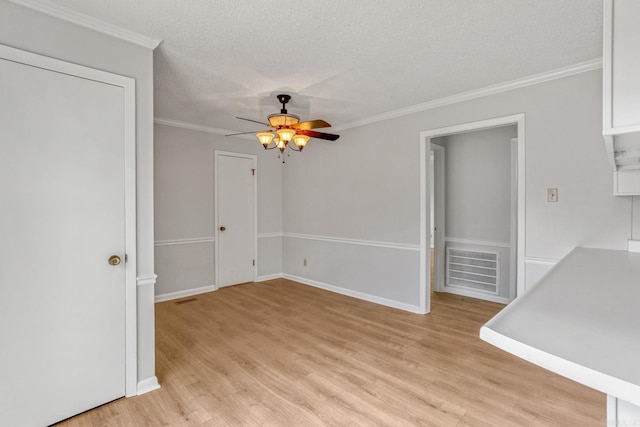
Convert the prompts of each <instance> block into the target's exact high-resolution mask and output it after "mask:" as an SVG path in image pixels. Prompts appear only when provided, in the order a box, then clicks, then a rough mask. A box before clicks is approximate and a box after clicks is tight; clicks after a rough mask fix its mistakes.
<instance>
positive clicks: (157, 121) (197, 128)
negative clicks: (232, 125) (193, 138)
mask: <svg viewBox="0 0 640 427" xmlns="http://www.w3.org/2000/svg"><path fill="white" fill-rule="evenodd" d="M153 122H154V123H155V124H158V125H165V126H171V127H174V128H181V129H189V130H195V131H198V132H206V133H213V134H215V135H222V136H226V135H229V134H231V133H236V132H237V131H235V130H227V129H219V128H214V127H209V126H203V125H198V124H195V123H189V122H183V121H180V120H172V119H165V118H162V117H156V118H155V119H153ZM234 138H242V139H251V140H253V139H254V138H255V134H254V133H250V134H247V135H236V136H235V137H234Z"/></svg>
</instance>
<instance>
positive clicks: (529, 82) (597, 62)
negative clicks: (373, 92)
mask: <svg viewBox="0 0 640 427" xmlns="http://www.w3.org/2000/svg"><path fill="white" fill-rule="evenodd" d="M599 68H602V58H596V59H592V60H590V61H585V62H580V63H578V64H574V65H570V66H567V67H562V68H557V69H555V70H551V71H547V72H545V73H540V74H535V75H533V76H529V77H524V78H522V79H516V80H511V81H508V82H504V83H499V84H496V85H492V86H487V87H484V88H482V89H476V90H471V91H468V92H462V93H459V94H456V95H451V96H447V97H444V98H440V99H435V100H433V101H428V102H423V103H421V104H416V105H412V106H409V107H405V108H399V109H397V110H393V111H389V112H386V113H382V114H377V115H375V116H371V117H367V118H365V119H362V120H357V121H355V122H352V123H348V124H345V125H338V126H333V127H332V129H333V130H334V131H336V132H339V131H341V130H345V129H351V128H356V127H360V126H365V125H369V124H372V123H377V122H381V121H383V120H389V119H393V118H396V117H402V116H407V115H409V114H414V113H419V112H421V111H426V110H432V109H434V108H439V107H444V106H446V105H452V104H457V103H459V102H463V101H469V100H472V99H476V98H482V97H483V96H489V95H495V94H498V93H502V92H507V91H509V90H514V89H519V88H523V87H527V86H533V85H536V84H539V83H544V82H548V81H551V80H557V79H562V78H564V77H569V76H573V75H575V74H581V73H586V72H588V71H593V70H597V69H599ZM154 121H155V123H157V124H161V125H166V126H173V127H178V128H183V129H191V130H196V131H200V132H208V133H214V134H216V135H228V134H230V133H234V132H235V131H230V130H226V129H218V128H213V127H208V126H202V125H197V124H195V123H187V122H181V121H178V120H171V119H164V118H161V117H157V118H156V119H155V120H154ZM237 137H238V138H244V139H253V135H251V134H250V135H247V136H244V135H238V136H237Z"/></svg>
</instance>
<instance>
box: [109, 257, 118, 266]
mask: <svg viewBox="0 0 640 427" xmlns="http://www.w3.org/2000/svg"><path fill="white" fill-rule="evenodd" d="M109 264H111V265H119V264H120V257H119V256H118V255H111V256H110V257H109Z"/></svg>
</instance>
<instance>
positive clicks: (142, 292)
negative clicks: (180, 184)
mask: <svg viewBox="0 0 640 427" xmlns="http://www.w3.org/2000/svg"><path fill="white" fill-rule="evenodd" d="M34 28H38V31H33V29H34ZM43 35H46V37H45V36H43ZM0 43H1V44H4V45H7V46H11V47H14V48H17V49H22V50H25V51H29V52H33V53H37V54H40V55H45V56H49V57H52V58H56V59H60V60H63V61H67V62H72V63H75V64H80V65H84V66H87V67H91V68H95V69H98V70H103V71H107V72H111V73H114V74H119V75H123V76H127V77H133V78H134V79H135V80H136V157H137V158H136V178H137V217H138V220H137V233H138V235H137V265H138V271H137V275H138V277H142V276H150V275H153V273H154V253H153V180H152V175H153V163H152V162H153V52H152V51H151V50H150V49H147V48H144V47H141V46H138V45H134V44H132V43H129V42H126V41H123V40H120V39H117V38H114V37H110V36H108V35H105V34H102V33H99V32H96V31H93V30H90V29H87V28H84V27H81V26H78V25H75V24H72V23H69V22H66V21H63V20H60V19H57V18H54V17H51V16H49V15H46V14H43V13H40V12H37V11H34V10H31V9H28V8H25V7H23V6H19V5H17V4H15V3H11V2H7V1H3V2H0ZM137 301H138V302H137V304H138V310H137V314H138V319H137V320H138V382H141V381H144V380H147V379H155V329H154V321H155V320H154V309H153V286H152V285H146V286H139V287H138V300H137Z"/></svg>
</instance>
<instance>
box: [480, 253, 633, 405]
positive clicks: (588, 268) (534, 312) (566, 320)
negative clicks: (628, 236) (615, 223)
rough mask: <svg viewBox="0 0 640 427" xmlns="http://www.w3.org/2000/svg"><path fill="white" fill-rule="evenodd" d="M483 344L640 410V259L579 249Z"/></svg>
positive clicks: (507, 312)
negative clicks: (497, 348) (491, 345)
mask: <svg viewBox="0 0 640 427" xmlns="http://www.w3.org/2000/svg"><path fill="white" fill-rule="evenodd" d="M480 338H482V339H483V340H485V341H487V342H489V343H491V344H493V345H495V346H496V347H499V348H501V349H503V350H505V351H507V352H509V353H512V354H514V355H516V356H518V357H521V358H522V359H525V360H528V361H529V362H532V363H535V364H536V365H539V366H542V367H544V368H546V369H548V370H550V371H553V372H555V373H557V374H560V375H562V376H565V377H567V378H570V379H572V380H574V381H577V382H579V383H582V384H584V385H586V386H589V387H592V388H594V389H596V390H599V391H601V392H604V393H607V394H609V395H612V396H615V397H618V398H620V399H623V400H626V401H628V402H631V403H633V404H635V405H639V406H640V254H639V253H630V252H626V251H614V250H606V249H587V248H576V249H574V250H573V251H572V252H571V253H570V254H569V255H567V257H566V258H564V259H563V260H562V261H560V262H559V263H558V264H557V265H556V266H555V267H554V268H553V269H552V270H551V271H550V272H549V273H548V274H547V275H546V276H545V277H544V278H543V279H542V280H541V281H540V282H539V283H538V285H537V286H536V287H535V288H533V289H532V290H531V291H529V292H528V293H527V294H525V295H523V296H521V297H519V298H517V299H516V300H515V301H514V302H512V303H511V304H509V306H507V307H506V308H505V309H504V310H502V311H501V312H500V313H498V314H497V315H496V316H495V317H494V318H493V319H491V320H490V321H489V322H487V324H485V325H484V326H483V327H482V329H481V330H480Z"/></svg>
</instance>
